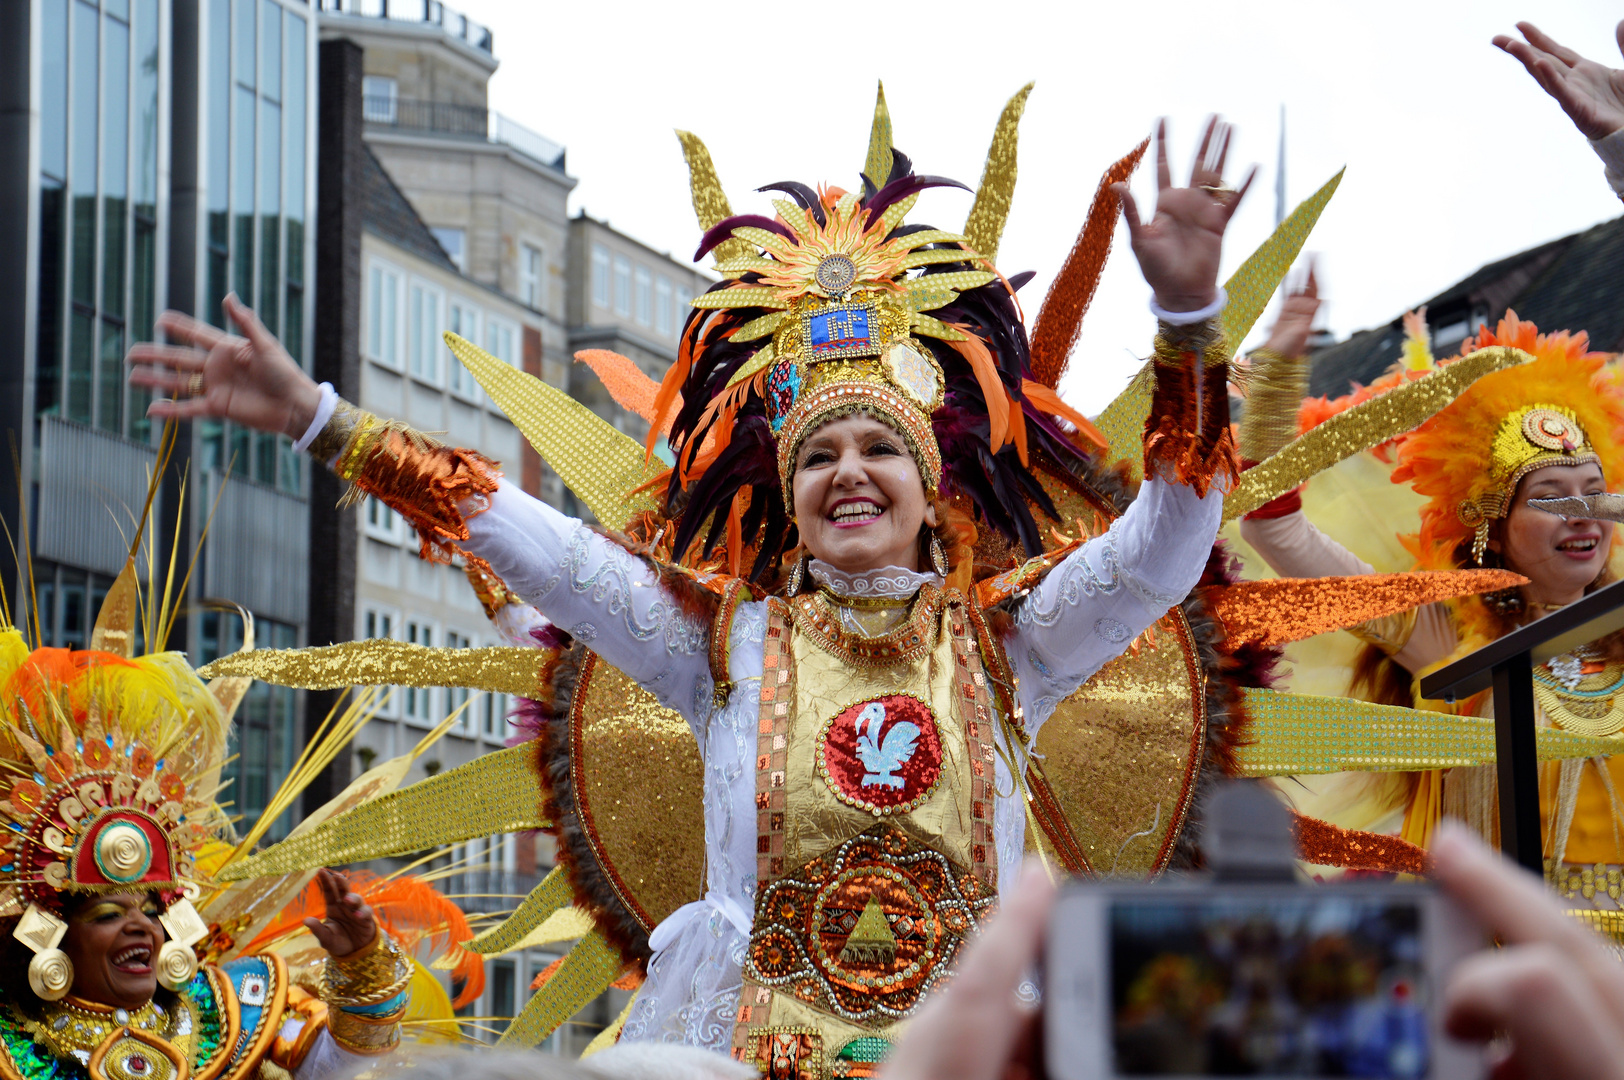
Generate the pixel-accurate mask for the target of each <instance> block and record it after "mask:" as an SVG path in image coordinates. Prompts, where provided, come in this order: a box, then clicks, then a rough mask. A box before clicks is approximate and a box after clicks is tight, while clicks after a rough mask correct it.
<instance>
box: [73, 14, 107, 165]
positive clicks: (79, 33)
mask: <svg viewBox="0 0 1624 1080" xmlns="http://www.w3.org/2000/svg"><path fill="white" fill-rule="evenodd" d="M100 42H101V16H100V15H99V14H98V13H97V12H96V9H95V8H94V7H92V6H91V5H89V4H86V3H84V2H83V0H76V2H75V3H74V5H73V96H72V105H71V107H72V110H73V124H72V129H73V165H72V169H73V175H72V177H71V178H70V179H71V182H72V185H73V188H74V191H75V193H83V194H90V193H92V192H94V191H95V190H96V77H97V75H98V73H99V72H100V71H101V60H100V55H101V53H100Z"/></svg>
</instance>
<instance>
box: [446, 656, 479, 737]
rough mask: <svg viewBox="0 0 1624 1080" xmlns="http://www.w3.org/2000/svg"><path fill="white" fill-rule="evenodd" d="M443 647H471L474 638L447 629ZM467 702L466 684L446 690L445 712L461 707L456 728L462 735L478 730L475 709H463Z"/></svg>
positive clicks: (454, 710)
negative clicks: (461, 711) (461, 710)
mask: <svg viewBox="0 0 1624 1080" xmlns="http://www.w3.org/2000/svg"><path fill="white" fill-rule="evenodd" d="M445 647H446V648H448V649H471V648H473V647H474V639H473V638H471V637H469V636H468V635H467V634H462V633H458V632H457V631H455V630H447V631H446V632H445ZM467 704H468V688H467V687H466V686H453V687H451V688H450V689H448V690H447V691H446V703H445V707H446V712H447V713H452V712H456V711H457V710H458V709H463V713H462V715H461V716H459V717H458V718H457V730H458V731H459V732H461V733H462V734H464V735H472V734H474V732H475V731H476V730H478V729H477V727H476V726H475V715H474V713H475V710H474V708H473V707H472V706H470V707H468V708H465V709H464V708H463V706H465V705H467Z"/></svg>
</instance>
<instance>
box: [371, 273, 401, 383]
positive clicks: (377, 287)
mask: <svg viewBox="0 0 1624 1080" xmlns="http://www.w3.org/2000/svg"><path fill="white" fill-rule="evenodd" d="M399 326H400V275H399V274H398V273H396V272H395V271H394V270H392V269H390V268H389V267H386V266H384V265H383V264H381V263H376V262H375V263H373V264H372V269H371V271H370V272H369V274H368V282H367V355H368V356H370V357H372V358H373V359H374V360H378V361H380V362H382V363H385V364H388V365H389V366H390V367H394V368H398V367H399V366H400V350H399V347H398V342H397V335H398V333H399V330H398V327H399Z"/></svg>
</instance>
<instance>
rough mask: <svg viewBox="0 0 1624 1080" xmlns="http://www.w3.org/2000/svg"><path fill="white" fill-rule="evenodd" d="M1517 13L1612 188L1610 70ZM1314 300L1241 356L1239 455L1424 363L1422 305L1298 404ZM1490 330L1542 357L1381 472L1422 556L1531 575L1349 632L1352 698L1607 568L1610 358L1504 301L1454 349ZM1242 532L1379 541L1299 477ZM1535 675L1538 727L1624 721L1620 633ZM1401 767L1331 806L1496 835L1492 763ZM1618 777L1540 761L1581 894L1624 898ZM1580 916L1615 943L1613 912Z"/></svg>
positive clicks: (1298, 299)
mask: <svg viewBox="0 0 1624 1080" xmlns="http://www.w3.org/2000/svg"><path fill="white" fill-rule="evenodd" d="M1518 27H1519V29H1520V30H1521V31H1522V32H1523V34H1524V35H1525V36H1526V38H1527V42H1526V43H1525V42H1522V41H1517V40H1515V39H1513V38H1510V37H1506V36H1501V37H1497V38H1495V39H1494V41H1495V44H1496V45H1497V46H1499V47H1500V48H1502V49H1504V50H1505V51H1507V52H1509V53H1511V54H1512V55H1514V56H1516V57H1517V58H1518V59H1519V60H1521V61H1522V62H1523V63H1524V65H1525V66H1527V67H1528V69H1529V71H1530V73H1532V74H1533V75H1534V76H1535V78H1536V79H1537V80H1538V81H1539V82H1540V84H1541V85H1542V86H1543V87H1544V88H1545V89H1546V90H1547V92H1549V93H1550V94H1551V96H1552V97H1553V98H1555V99H1556V100H1557V101H1558V102H1559V103H1560V104H1561V105H1562V107H1563V108H1564V110H1565V111H1566V112H1567V113H1568V115H1569V117H1570V118H1571V119H1572V120H1573V121H1574V123H1575V126H1576V127H1578V128H1579V130H1580V131H1581V132H1582V133H1583V134H1585V135H1586V136H1587V137H1588V138H1589V139H1590V142H1591V146H1592V147H1593V148H1594V149H1595V150H1596V152H1597V154H1598V155H1599V156H1600V157H1601V158H1602V160H1603V162H1604V163H1605V164H1606V165H1607V178H1608V181H1609V183H1610V185H1611V186H1612V188H1613V190H1614V191H1615V192H1617V193H1619V194H1620V195H1621V196H1624V72H1620V71H1611V70H1609V69H1607V68H1605V67H1603V66H1602V65H1600V64H1596V63H1594V62H1592V61H1587V60H1585V59H1584V58H1583V57H1580V56H1579V55H1578V54H1577V53H1574V52H1573V51H1572V50H1571V49H1567V48H1565V47H1563V46H1561V45H1560V44H1558V43H1557V42H1555V41H1554V40H1552V39H1551V38H1550V37H1548V36H1547V35H1545V34H1543V33H1542V32H1540V31H1539V30H1538V28H1536V27H1534V26H1533V25H1532V24H1528V23H1520V24H1518ZM1317 307H1318V299H1317V296H1316V294H1315V289H1314V283H1313V278H1312V276H1310V278H1309V279H1308V284H1307V288H1306V289H1304V290H1302V291H1300V292H1298V293H1296V294H1294V295H1292V296H1290V297H1289V298H1288V299H1287V301H1286V302H1285V305H1284V307H1283V309H1282V315H1281V318H1280V320H1279V322H1278V323H1277V325H1276V327H1275V329H1274V331H1273V333H1272V334H1271V336H1270V339H1269V341H1268V343H1267V344H1266V345H1265V347H1264V348H1263V349H1262V350H1260V351H1259V353H1257V354H1255V357H1256V359H1258V360H1260V361H1261V363H1260V364H1259V365H1258V376H1259V377H1258V380H1257V383H1256V384H1255V387H1254V398H1253V401H1254V402H1258V403H1260V406H1259V407H1258V408H1255V409H1251V410H1250V412H1251V414H1252V415H1251V416H1249V417H1248V419H1247V420H1246V421H1244V422H1243V429H1242V434H1241V444H1242V452H1243V453H1244V454H1245V455H1246V456H1247V457H1249V458H1262V457H1266V456H1268V454H1270V453H1271V452H1272V451H1273V450H1274V449H1275V448H1277V447H1278V446H1279V445H1280V444H1281V443H1282V441H1283V440H1284V439H1287V438H1290V437H1292V436H1294V435H1295V434H1296V433H1297V432H1298V430H1299V428H1302V429H1305V430H1306V429H1308V428H1311V427H1312V426H1313V425H1314V424H1316V423H1319V422H1322V421H1323V420H1325V419H1326V418H1327V417H1329V416H1331V415H1335V414H1336V413H1337V412H1339V411H1341V410H1344V409H1347V408H1349V407H1351V406H1353V405H1355V404H1358V403H1359V402H1361V401H1365V400H1369V399H1370V398H1372V397H1374V396H1376V395H1378V394H1379V393H1381V392H1382V391H1385V390H1388V389H1390V388H1392V387H1393V386H1396V385H1402V384H1403V383H1405V382H1407V381H1409V380H1413V379H1416V378H1419V377H1421V376H1422V375H1424V374H1426V373H1428V372H1430V371H1432V370H1435V369H1436V366H1437V365H1436V363H1435V361H1434V359H1433V357H1432V355H1431V352H1430V349H1429V346H1428V339H1429V334H1428V331H1427V327H1426V325H1425V322H1424V321H1423V318H1422V316H1424V314H1425V313H1424V311H1423V312H1421V313H1420V314H1419V315H1411V316H1408V317H1406V320H1405V322H1406V329H1407V332H1408V333H1407V341H1406V344H1405V348H1404V351H1405V354H1406V355H1405V358H1404V359H1403V360H1402V361H1401V362H1400V363H1399V364H1398V365H1397V366H1396V369H1395V370H1394V371H1393V372H1391V373H1389V374H1388V375H1385V376H1384V377H1383V378H1381V379H1379V380H1377V381H1376V382H1375V383H1373V384H1372V385H1371V386H1369V387H1364V388H1360V389H1357V390H1356V391H1355V392H1354V393H1353V394H1350V395H1348V396H1346V397H1343V398H1340V399H1337V400H1335V401H1326V400H1318V401H1309V402H1305V403H1303V406H1302V409H1301V413H1300V415H1299V411H1298V408H1297V405H1296V403H1297V402H1298V401H1299V400H1300V399H1301V397H1302V393H1301V390H1302V387H1303V386H1304V385H1305V379H1306V368H1307V364H1306V361H1304V359H1303V354H1304V351H1305V347H1306V343H1307V339H1308V334H1309V329H1310V326H1311V324H1312V321H1313V318H1314V314H1315V311H1316V309H1317ZM1493 346H1513V347H1515V348H1519V349H1522V350H1524V351H1525V352H1528V353H1530V354H1532V355H1533V356H1534V357H1535V358H1536V359H1535V361H1534V362H1533V363H1531V364H1526V365H1523V366H1520V367H1516V368H1512V369H1509V370H1503V371H1498V372H1494V373H1492V374H1490V375H1488V376H1485V377H1484V378H1482V379H1481V380H1479V381H1478V382H1476V383H1475V384H1473V385H1472V386H1471V387H1470V388H1469V389H1467V390H1466V391H1465V392H1464V393H1462V394H1461V395H1460V397H1459V398H1458V399H1457V400H1456V401H1455V402H1454V403H1453V404H1451V405H1449V406H1448V407H1447V408H1445V409H1444V410H1443V411H1441V412H1439V413H1438V414H1437V415H1436V416H1434V417H1432V418H1431V419H1430V420H1428V421H1427V422H1426V423H1424V424H1423V425H1421V427H1419V428H1418V429H1417V430H1415V431H1414V432H1411V433H1408V434H1406V435H1404V436H1401V437H1399V438H1398V439H1396V440H1394V443H1393V444H1391V451H1392V457H1393V460H1394V461H1395V463H1396V468H1393V469H1392V476H1391V479H1392V480H1393V482H1395V483H1406V482H1407V483H1408V484H1409V485H1410V486H1411V487H1412V488H1413V490H1414V491H1415V492H1416V494H1418V495H1420V496H1422V497H1424V498H1426V499H1427V502H1426V503H1425V505H1424V506H1422V508H1421V511H1420V522H1419V526H1420V527H1419V531H1418V532H1417V533H1416V534H1414V535H1410V536H1403V537H1400V540H1401V541H1402V542H1403V544H1404V546H1405V547H1406V548H1407V549H1408V550H1409V551H1410V553H1411V555H1412V556H1413V557H1414V558H1415V559H1416V560H1417V564H1418V565H1419V566H1420V567H1421V568H1423V569H1456V568H1462V567H1475V566H1492V567H1504V568H1506V569H1509V570H1513V571H1516V572H1517V573H1520V574H1523V575H1525V576H1526V577H1527V578H1528V579H1529V580H1528V583H1527V584H1526V585H1523V586H1519V587H1515V588H1512V589H1507V590H1503V591H1500V592H1495V593H1490V594H1487V595H1484V596H1472V597H1463V598H1459V599H1456V600H1451V601H1448V602H1447V603H1434V604H1429V605H1426V606H1424V607H1422V608H1419V609H1414V610H1411V611H1410V612H1408V613H1405V614H1404V615H1396V616H1391V617H1388V618H1384V619H1381V620H1378V621H1377V622H1374V623H1371V624H1368V625H1366V626H1364V627H1363V628H1360V629H1358V630H1355V631H1354V633H1355V636H1356V637H1359V638H1360V639H1361V640H1362V641H1363V643H1364V644H1363V645H1362V646H1361V648H1360V650H1359V653H1358V655H1357V656H1356V657H1355V658H1354V661H1353V667H1352V671H1351V676H1352V686H1351V690H1352V692H1353V693H1355V694H1357V695H1359V696H1362V697H1366V698H1368V699H1370V700H1373V701H1378V702H1382V703H1387V704H1400V705H1406V706H1408V705H1412V704H1418V703H1419V702H1418V687H1419V680H1420V677H1421V676H1422V675H1424V674H1426V673H1427V672H1429V671H1431V670H1434V669H1435V668H1438V667H1441V666H1442V665H1444V664H1445V663H1447V662H1449V661H1450V660H1452V659H1455V658H1456V657H1459V656H1462V655H1465V654H1466V653H1468V652H1471V651H1473V650H1475V649H1477V648H1480V647H1482V646H1483V645H1485V644H1487V643H1488V642H1490V641H1493V640H1495V639H1496V638H1498V637H1500V636H1501V635H1502V634H1504V633H1506V632H1508V631H1510V630H1512V629H1515V628H1516V627H1518V626H1520V625H1523V624H1524V623H1527V622H1530V621H1532V620H1533V619H1536V618H1538V617H1539V616H1541V615H1543V614H1546V613H1547V612H1549V611H1552V610H1555V609H1557V608H1560V607H1563V606H1565V605H1567V604H1569V603H1572V602H1573V601H1575V600H1577V599H1579V598H1580V597H1581V596H1583V595H1585V594H1586V593H1588V592H1591V591H1593V590H1595V589H1597V588H1599V587H1601V586H1602V585H1606V584H1609V583H1611V582H1612V581H1615V580H1617V569H1616V565H1615V563H1614V560H1613V556H1614V555H1615V553H1616V550H1617V545H1616V543H1615V532H1616V530H1615V529H1614V527H1613V522H1612V521H1609V520H1606V519H1605V517H1604V516H1603V515H1604V514H1605V513H1606V512H1607V507H1606V505H1605V502H1597V503H1596V505H1590V503H1592V502H1596V500H1595V499H1594V497H1595V496H1598V495H1601V496H1602V499H1603V500H1606V499H1607V498H1608V497H1607V496H1606V495H1605V494H1604V493H1606V492H1607V491H1608V490H1609V485H1616V484H1617V483H1619V481H1620V479H1621V477H1624V384H1621V379H1620V373H1619V371H1618V370H1617V369H1616V368H1615V367H1612V366H1608V365H1607V364H1606V361H1607V359H1608V358H1607V356H1606V354H1602V353H1594V352H1587V351H1586V349H1587V338H1586V335H1585V334H1584V333H1582V332H1581V333H1573V334H1570V333H1568V332H1565V331H1564V332H1556V333H1549V334H1540V333H1538V330H1537V328H1536V327H1535V326H1533V325H1532V324H1530V323H1527V322H1524V321H1521V320H1519V319H1518V318H1517V317H1516V315H1515V313H1511V314H1509V315H1508V316H1507V318H1505V319H1504V320H1502V321H1501V322H1500V324H1499V325H1498V326H1497V327H1496V328H1495V330H1493V331H1490V330H1489V329H1488V328H1484V329H1482V330H1481V331H1480V332H1479V333H1478V334H1477V335H1476V337H1474V338H1472V339H1469V340H1468V341H1467V342H1466V344H1465V345H1463V346H1462V349H1461V352H1462V354H1463V355H1465V354H1467V353H1469V352H1471V351H1473V350H1475V349H1481V348H1488V347H1493ZM1444 363H1445V365H1446V366H1447V364H1448V363H1449V361H1447V360H1446V361H1445V362H1444ZM1259 391H1261V396H1258V392H1259ZM1377 498H1378V499H1380V496H1377ZM1552 500H1561V502H1553V501H1552ZM1613 505H1614V507H1615V508H1616V506H1617V505H1618V504H1617V502H1616V501H1615V502H1614V503H1613ZM1559 510H1560V511H1562V512H1564V513H1566V514H1567V517H1566V519H1564V518H1563V517H1562V516H1560V514H1558V513H1557V511H1559ZM1614 514H1615V516H1616V515H1617V511H1616V509H1615V510H1614ZM1377 524H1378V525H1382V524H1385V522H1380V523H1377ZM1346 527H1351V528H1356V526H1351V525H1350V526H1346ZM1241 535H1242V536H1243V537H1244V539H1245V540H1246V541H1247V542H1248V543H1250V544H1251V545H1252V547H1253V548H1254V549H1255V550H1256V551H1257V552H1258V553H1259V554H1260V555H1262V556H1263V558H1264V559H1265V561H1267V562H1268V564H1269V566H1270V567H1271V568H1272V569H1274V570H1275V571H1276V572H1277V573H1280V574H1282V575H1317V574H1368V573H1372V572H1373V568H1372V567H1371V566H1370V564H1368V563H1366V562H1364V561H1363V560H1362V559H1360V558H1358V557H1357V556H1355V555H1353V554H1352V553H1351V552H1350V551H1349V550H1348V548H1347V547H1344V546H1343V545H1344V544H1350V545H1353V546H1355V547H1361V548H1367V549H1369V550H1380V549H1381V548H1382V547H1383V546H1385V541H1387V540H1388V539H1389V538H1388V537H1379V538H1378V537H1372V536H1369V535H1351V534H1348V533H1341V534H1339V535H1338V536H1336V537H1334V538H1333V537H1331V536H1327V535H1325V534H1324V533H1322V532H1320V530H1319V529H1318V528H1316V527H1315V525H1314V524H1313V523H1311V522H1310V520H1309V518H1308V516H1306V515H1305V514H1304V512H1303V509H1302V500H1301V498H1300V496H1299V495H1298V494H1297V493H1292V494H1290V495H1287V496H1285V497H1283V498H1281V499H1277V500H1275V502H1273V503H1272V504H1270V505H1269V506H1266V507H1264V508H1263V509H1261V510H1259V511H1257V512H1255V513H1253V514H1250V515H1248V516H1247V519H1246V520H1245V521H1244V523H1243V524H1242V527H1241ZM1299 666H1300V665H1299ZM1534 680H1535V689H1536V693H1535V698H1536V706H1537V709H1538V715H1539V718H1540V719H1539V722H1540V724H1541V725H1542V726H1546V725H1549V726H1553V727H1556V728H1559V729H1562V730H1564V731H1570V732H1575V733H1578V734H1581V735H1587V736H1613V735H1616V734H1617V733H1619V732H1620V731H1624V644H1621V643H1620V642H1619V641H1617V640H1616V639H1613V638H1609V639H1604V640H1602V641H1599V642H1596V643H1594V644H1592V645H1587V646H1585V647H1583V648H1580V649H1578V650H1575V652H1574V653H1572V654H1570V655H1566V656H1562V657H1557V658H1555V659H1553V660H1551V661H1550V662H1548V663H1545V664H1541V665H1538V666H1537V667H1536V668H1535V672H1534ZM1492 704H1493V703H1492V701H1491V700H1490V698H1489V695H1488V694H1486V693H1485V694H1481V695H1478V696H1476V697H1475V698H1473V699H1470V700H1468V701H1466V702H1463V703H1462V704H1461V706H1460V707H1459V709H1460V711H1463V712H1467V713H1476V714H1477V715H1491V710H1492ZM1422 707H1424V708H1440V707H1442V706H1441V703H1438V702H1430V703H1425V704H1424V705H1423V706H1422ZM1401 776H1403V774H1398V775H1396V776H1395V780H1396V779H1399V778H1400V777H1401ZM1404 779H1405V782H1403V783H1387V784H1382V783H1372V782H1369V781H1366V782H1364V783H1362V784H1361V783H1357V782H1356V785H1355V786H1356V788H1357V790H1352V791H1349V790H1343V791H1340V792H1338V793H1336V794H1335V795H1333V796H1332V798H1331V799H1330V800H1329V801H1330V802H1333V803H1340V804H1341V805H1340V807H1339V808H1338V810H1339V812H1338V813H1336V814H1335V815H1333V816H1336V817H1339V818H1340V819H1341V820H1343V821H1349V822H1352V821H1357V822H1358V823H1359V824H1360V825H1361V827H1363V826H1365V825H1368V824H1369V823H1370V822H1371V821H1373V820H1378V819H1380V818H1382V817H1383V816H1387V815H1389V814H1391V813H1396V812H1398V811H1399V810H1402V812H1403V820H1402V825H1401V826H1400V830H1401V834H1402V836H1403V837H1404V838H1405V839H1407V840H1410V841H1412V842H1414V843H1417V844H1420V845H1422V846H1426V845H1427V844H1428V843H1429V842H1430V840H1431V837H1432V834H1433V831H1434V829H1435V827H1436V825H1437V822H1438V820H1439V819H1440V818H1441V817H1443V816H1449V817H1456V818H1459V819H1461V820H1463V821H1465V822H1467V823H1468V824H1470V825H1471V826H1472V827H1473V828H1474V829H1476V830H1477V831H1478V832H1479V833H1481V834H1482V835H1483V836H1485V837H1486V838H1489V839H1493V838H1494V837H1495V835H1496V833H1497V831H1498V817H1497V814H1496V804H1495V781H1494V777H1493V770H1492V768H1490V767H1488V766H1479V767H1468V768H1457V769H1453V770H1447V771H1432V772H1427V773H1411V774H1408V775H1407V777H1405V778H1404ZM1621 785H1624V758H1620V757H1613V758H1605V757H1596V758H1588V759H1587V758H1572V759H1566V760H1561V761H1548V762H1545V763H1543V764H1542V766H1541V776H1540V811H1541V827H1542V833H1543V836H1544V854H1545V863H1546V876H1547V878H1548V879H1549V880H1550V881H1551V883H1552V884H1553V886H1554V887H1555V888H1556V889H1557V891H1558V892H1559V893H1560V894H1561V895H1562V896H1563V897H1564V898H1565V899H1567V900H1568V901H1570V902H1571V903H1573V904H1574V905H1575V906H1576V907H1579V908H1591V909H1601V910H1603V911H1618V910H1624V900H1621V896H1624V876H1621V870H1624V865H1621V864H1624V841H1621V840H1620V835H1621V833H1620V830H1621V828H1624V806H1621V804H1620V802H1619V797H1618V791H1619V789H1620V787H1621ZM1591 918H1593V919H1594V920H1597V925H1599V926H1601V927H1602V928H1604V929H1606V930H1608V931H1609V932H1610V933H1612V934H1613V935H1614V937H1615V938H1618V939H1619V940H1621V941H1624V936H1621V935H1624V924H1618V923H1614V922H1611V921H1608V920H1607V919H1606V918H1604V917H1603V916H1600V915H1597V916H1592V917H1591Z"/></svg>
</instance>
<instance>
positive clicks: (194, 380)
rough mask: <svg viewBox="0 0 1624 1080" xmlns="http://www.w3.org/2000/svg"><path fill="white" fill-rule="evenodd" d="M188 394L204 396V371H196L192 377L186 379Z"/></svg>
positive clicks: (188, 395)
mask: <svg viewBox="0 0 1624 1080" xmlns="http://www.w3.org/2000/svg"><path fill="white" fill-rule="evenodd" d="M186 396H187V397H202V396H203V373H202V372H201V371H199V372H197V373H195V374H194V375H193V376H192V377H191V378H190V379H187V380H186Z"/></svg>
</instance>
